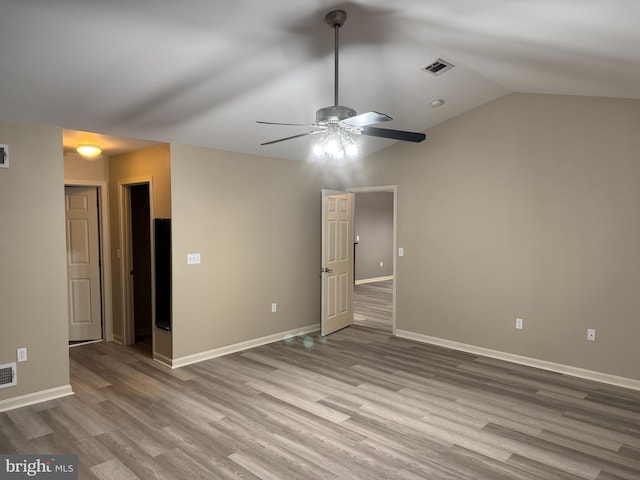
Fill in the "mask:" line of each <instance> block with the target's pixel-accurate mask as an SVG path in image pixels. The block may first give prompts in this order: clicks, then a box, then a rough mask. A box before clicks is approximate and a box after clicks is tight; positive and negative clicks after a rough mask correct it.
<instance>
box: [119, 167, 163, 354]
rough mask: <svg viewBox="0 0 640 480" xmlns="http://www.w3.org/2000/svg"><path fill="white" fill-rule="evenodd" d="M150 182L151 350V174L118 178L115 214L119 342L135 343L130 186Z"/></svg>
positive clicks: (152, 253)
mask: <svg viewBox="0 0 640 480" xmlns="http://www.w3.org/2000/svg"><path fill="white" fill-rule="evenodd" d="M144 184H148V185H149V231H150V239H151V245H150V246H149V248H150V254H151V260H152V261H151V285H150V288H151V344H152V347H151V348H152V352H155V350H156V345H155V341H156V335H155V318H156V312H155V266H154V264H153V263H154V262H153V258H154V253H155V249H154V239H153V228H152V227H153V219H154V211H153V176H145V177H135V178H125V179H122V180H120V181H118V213H119V215H118V217H119V221H120V245H121V253H120V288H121V295H122V340H121V341H122V344H123V345H133V344H134V343H135V340H136V337H135V323H134V321H133V282H132V281H131V275H130V273H129V272H130V270H131V262H132V256H133V255H132V254H133V252H132V241H131V190H130V188H131V187H134V186H136V185H144Z"/></svg>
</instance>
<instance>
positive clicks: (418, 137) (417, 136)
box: [361, 127, 427, 142]
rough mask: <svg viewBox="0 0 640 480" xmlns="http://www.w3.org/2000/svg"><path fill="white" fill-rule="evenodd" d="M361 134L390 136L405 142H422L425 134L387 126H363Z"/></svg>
mask: <svg viewBox="0 0 640 480" xmlns="http://www.w3.org/2000/svg"><path fill="white" fill-rule="evenodd" d="M361 133H362V135H369V136H371V137H382V138H392V139H393V140H403V141H405V142H422V141H423V140H424V139H425V138H427V136H426V135H425V134H424V133H416V132H405V131H403V130H389V129H387V128H376V127H363V128H362V132H361Z"/></svg>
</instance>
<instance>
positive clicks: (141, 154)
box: [109, 145, 172, 358]
mask: <svg viewBox="0 0 640 480" xmlns="http://www.w3.org/2000/svg"><path fill="white" fill-rule="evenodd" d="M169 156H170V153H169V145H156V146H153V147H148V148H143V149H140V150H136V151H134V152H130V153H123V154H120V155H113V156H111V157H109V209H110V215H111V222H110V228H111V259H112V262H111V272H112V279H113V282H112V287H113V290H112V295H113V333H114V337H115V338H116V339H120V340H121V339H122V337H123V325H122V319H123V315H122V311H123V310H122V308H123V307H122V264H121V262H122V260H121V258H118V255H117V251H118V250H120V251H122V245H121V232H120V207H119V204H118V202H119V189H120V186H119V184H120V183H128V182H135V181H138V180H140V179H146V178H149V177H152V179H153V192H152V195H153V210H152V216H153V217H154V218H171V169H170V160H169ZM156 333H158V335H156V351H157V352H158V353H160V354H161V355H163V356H165V357H167V358H171V355H172V353H171V338H170V335H167V334H166V333H165V332H162V331H160V330H156Z"/></svg>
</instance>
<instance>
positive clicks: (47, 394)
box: [0, 385, 73, 412]
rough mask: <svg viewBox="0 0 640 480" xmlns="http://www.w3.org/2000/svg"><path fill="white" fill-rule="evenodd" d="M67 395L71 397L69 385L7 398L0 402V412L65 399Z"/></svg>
mask: <svg viewBox="0 0 640 480" xmlns="http://www.w3.org/2000/svg"><path fill="white" fill-rule="evenodd" d="M69 395H73V390H72V389H71V385H65V386H63V387H56V388H50V389H48V390H41V391H39V392H34V393H28V394H26V395H20V396H19V397H14V398H7V399H6V400H0V412H5V411H7V410H13V409H14V408H20V407H26V406H28V405H33V404H34V403H40V402H46V401H47V400H54V399H56V398H61V397H66V396H69Z"/></svg>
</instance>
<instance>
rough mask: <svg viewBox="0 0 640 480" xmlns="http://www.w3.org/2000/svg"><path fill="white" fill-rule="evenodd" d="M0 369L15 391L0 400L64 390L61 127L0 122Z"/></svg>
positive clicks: (6, 392)
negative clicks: (21, 358) (4, 153)
mask: <svg viewBox="0 0 640 480" xmlns="http://www.w3.org/2000/svg"><path fill="white" fill-rule="evenodd" d="M0 143H3V144H8V145H9V155H10V167H11V168H9V169H0V205H1V206H2V208H1V209H0V232H1V233H0V325H1V326H2V333H1V334H0V364H4V363H8V362H15V361H16V349H17V348H18V347H26V348H27V353H28V360H27V361H26V362H22V363H18V366H17V374H18V385H17V386H15V387H9V388H4V389H0V401H2V400H6V399H9V398H14V397H19V396H22V395H28V394H32V393H36V392H40V391H43V390H48V389H54V388H59V387H65V386H68V385H69V356H68V351H67V350H68V346H67V345H68V339H69V335H68V327H67V272H66V253H65V252H66V246H65V226H64V225H65V219H64V188H63V186H64V177H63V162H62V129H60V128H55V127H45V126H36V125H22V124H14V123H6V122H0Z"/></svg>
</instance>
